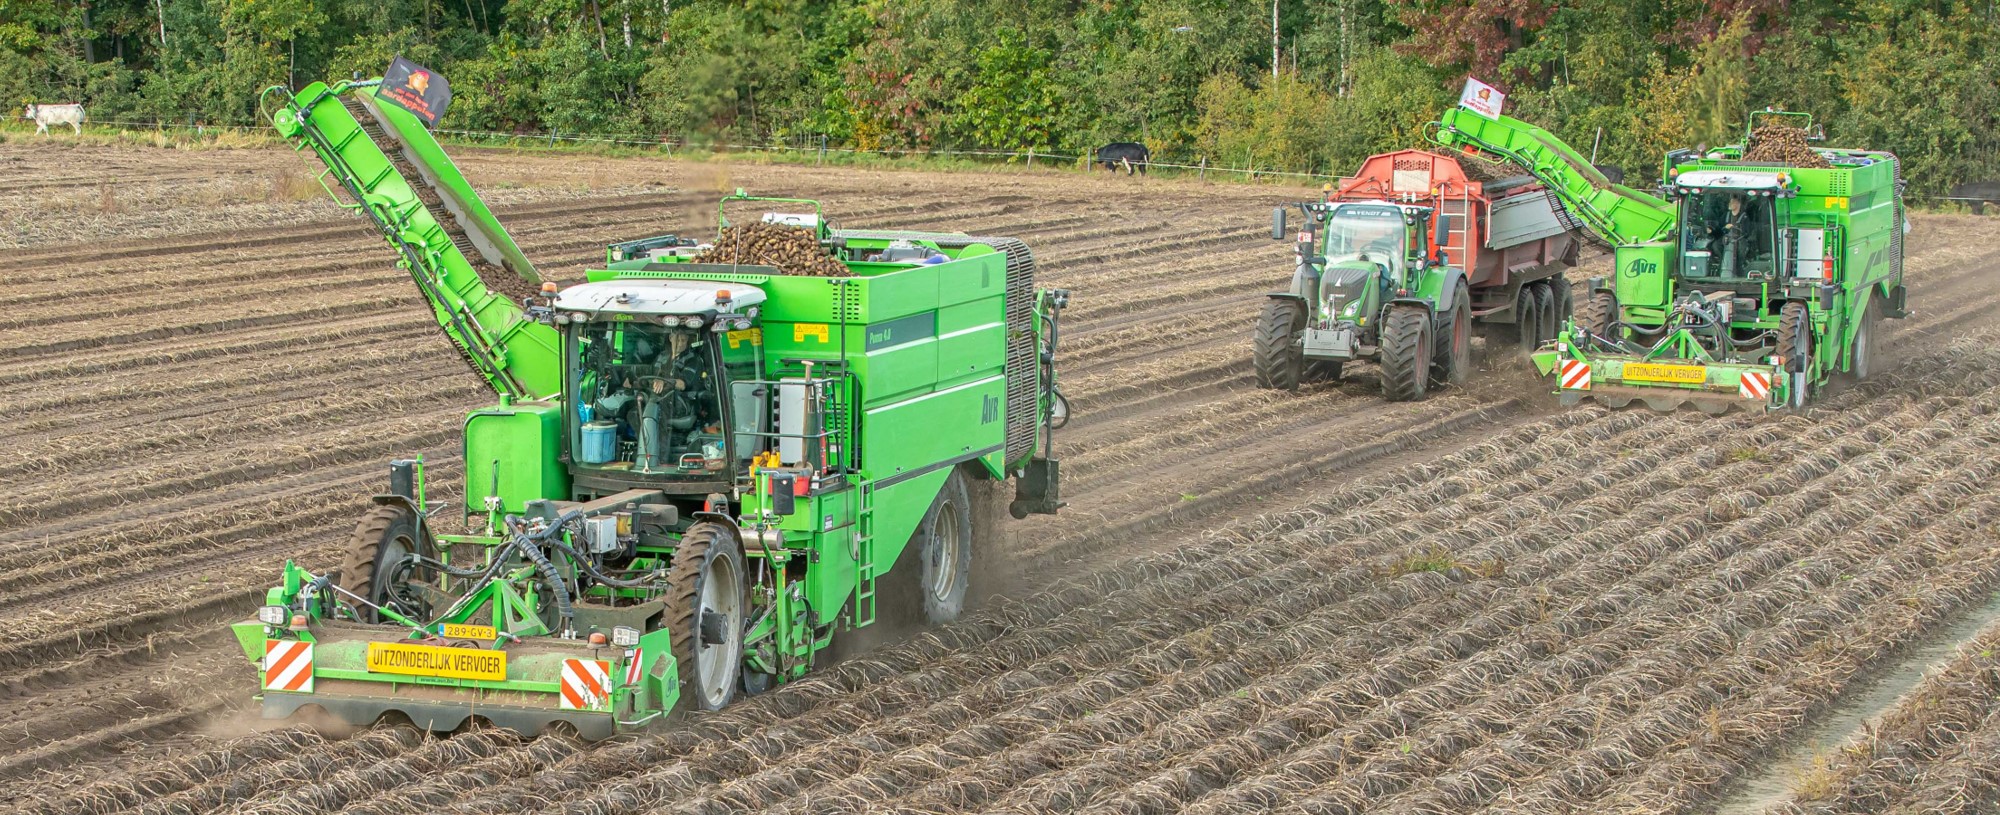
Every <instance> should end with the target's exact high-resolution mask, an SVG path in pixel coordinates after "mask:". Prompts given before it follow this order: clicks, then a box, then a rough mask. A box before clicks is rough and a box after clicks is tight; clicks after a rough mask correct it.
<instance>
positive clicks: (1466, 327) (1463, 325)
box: [1430, 283, 1472, 386]
mask: <svg viewBox="0 0 2000 815" xmlns="http://www.w3.org/2000/svg"><path fill="white" fill-rule="evenodd" d="M1454 288H1455V289H1457V291H1455V292H1454V293H1453V295H1452V298H1451V301H1452V303H1453V305H1452V307H1451V313H1449V314H1447V315H1445V317H1444V319H1442V320H1439V321H1438V329H1439V331H1440V333H1439V334H1438V335H1437V339H1436V341H1435V342H1433V343H1432V344H1433V345H1435V346H1436V348H1435V351H1436V353H1435V354H1433V356H1432V359H1431V381H1430V384H1431V385H1432V386H1438V385H1447V384H1449V385H1464V384H1465V380H1466V378H1467V377H1468V376H1470V375H1471V372H1472V294H1471V293H1470V292H1468V291H1467V290H1466V286H1465V284H1464V283H1459V284H1458V285H1457V286H1455V287H1454ZM1443 332H1449V333H1443Z"/></svg>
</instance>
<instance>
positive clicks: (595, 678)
mask: <svg viewBox="0 0 2000 815" xmlns="http://www.w3.org/2000/svg"><path fill="white" fill-rule="evenodd" d="M610 705H611V663H609V662H606V661H604V660H601V659H565V660H563V669H562V709H563V710H603V709H604V708H606V707H609V706H610Z"/></svg>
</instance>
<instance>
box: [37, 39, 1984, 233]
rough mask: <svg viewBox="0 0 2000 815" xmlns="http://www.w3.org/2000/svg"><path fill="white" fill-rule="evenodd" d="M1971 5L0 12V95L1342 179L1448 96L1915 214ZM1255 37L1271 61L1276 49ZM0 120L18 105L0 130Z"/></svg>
mask: <svg viewBox="0 0 2000 815" xmlns="http://www.w3.org/2000/svg"><path fill="white" fill-rule="evenodd" d="M1996 4H1997V3H1996V0H1568V2H1559V1H1558V0H1279V2H1278V3H1277V4H1276V15H1275V16H1276V23H1277V25H1276V33H1275V37H1274V36H1273V16H1274V15H1273V7H1272V5H1271V4H1270V3H1268V2H1260V0H1051V1H1050V2H1021V0H6V2H0V99H5V100H7V101H8V102H9V103H10V104H13V105H20V104H26V103H30V102H41V103H60V102H83V103H85V104H86V105H87V107H88V109H89V111H90V115H91V117H92V119H94V120H97V121H145V122H163V123H174V124H181V123H187V122H201V123H207V124H237V125H252V124H258V122H257V119H256V109H255V103H256V98H257V93H258V91H259V90H261V89H262V88H263V87H265V86H268V85H272V84H289V85H291V86H293V87H299V86H303V85H304V84H306V83H308V82H311V81H315V80H320V79H328V78H340V77H346V76H350V75H352V74H353V73H355V72H359V73H361V74H363V75H367V76H373V75H376V74H379V73H380V72H381V71H382V69H383V68H384V67H385V66H387V65H388V63H389V60H390V58H391V57H393V56H395V55H397V54H401V55H403V56H406V57H408V58H410V59H412V60H415V61H417V62H420V63H423V64H425V65H428V66H430V67H431V68H433V69H435V70H437V71H439V72H440V73H442V74H444V75H445V76H446V77H447V78H448V79H450V80H451V83H452V88H453V90H454V92H455V95H456V98H455V101H454V102H453V105H452V108H451V111H450V113H449V116H448V119H447V120H446V121H447V124H446V125H445V126H447V127H453V128H461V129H469V130H490V131H502V132H551V131H553V132H559V133H571V134H599V135H605V134H625V135H637V136H642V137H657V136H659V135H662V134H674V135H677V136H691V137H694V138H699V139H712V140H716V141H721V142H727V143H732V144H746V143H747V144H777V143H788V142H797V141H799V140H803V139H807V138H810V139H812V140H814V141H816V140H817V139H818V138H819V137H821V136H824V137H825V138H826V139H827V140H828V142H829V144H831V145H833V146H837V147H847V148H855V149H863V150H874V149H910V150H924V149H993V150H1008V151H1020V150H1027V149H1034V150H1038V151H1041V152H1044V153H1057V154H1068V155H1080V154H1086V153H1088V151H1089V150H1090V149H1091V148H1092V147H1094V146H1096V145H1099V144H1102V143H1105V142H1109V141H1140V142H1144V143H1145V144H1146V145H1148V146H1149V147H1151V148H1152V149H1153V150H1154V152H1155V154H1156V155H1159V156H1162V157H1164V158H1166V159H1168V160H1182V161H1188V162H1192V161H1194V160H1196V159H1197V158H1201V159H1205V160H1206V161H1207V162H1209V163H1210V164H1211V165H1214V166H1221V167H1235V168H1256V169H1264V170H1283V171H1307V172H1320V173H1339V172H1345V171H1351V170H1352V168H1354V167H1355V166H1356V165H1357V163H1358V162H1359V161H1360V160H1361V159H1362V158H1363V157H1365V156H1367V155H1368V154H1370V153H1373V152H1379V151H1383V150H1389V149H1399V148H1404V147H1411V146H1419V145H1421V144H1423V143H1424V137H1423V128H1424V126H1425V124H1426V123H1428V122H1430V121H1432V120H1433V119H1434V118H1435V117H1436V116H1437V114H1438V112H1439V111H1440V110H1442V109H1443V108H1444V107H1445V106H1446V105H1449V104H1452V103H1453V101H1454V100H1455V95H1456V93H1457V89H1458V86H1459V84H1460V83H1461V82H1462V81H1463V79H1464V77H1466V76H1468V75H1471V76H1477V77H1480V78H1482V79H1484V80H1486V81H1488V82H1490V83H1492V84H1494V85H1496V86H1499V87H1501V88H1502V89H1504V90H1506V91H1507V92H1508V93H1509V97H1508V100H1507V104H1508V110H1509V112H1510V113H1512V114H1515V115H1518V116H1520V117H1522V118H1525V119H1528V120H1530V121H1534V122H1536V123H1538V124H1541V125H1542V126H1544V127H1547V128H1549V129H1551V130H1553V131H1554V132H1556V133H1557V134H1558V135H1560V136H1562V137H1563V138H1565V139H1567V140H1569V141H1570V142H1571V143H1572V144H1573V145H1576V146H1578V148H1579V149H1580V150H1583V151H1586V152H1595V153H1596V155H1597V156H1598V160H1599V161H1600V162H1602V163H1610V164H1617V165H1620V166H1622V167H1624V168H1626V170H1627V172H1628V174H1629V177H1630V178H1631V179H1632V180H1633V181H1635V182H1636V181H1645V180H1650V179H1652V178H1654V177H1656V176H1657V174H1658V172H1659V164H1660V160H1661V157H1662V155H1663V154H1664V153H1665V152H1666V151H1667V150H1668V149H1672V148H1676V147H1686V146H1694V145H1699V144H1722V143H1726V142H1728V141H1730V140H1733V139H1735V138H1737V137H1738V136H1739V135H1740V134H1741V132H1742V125H1743V120H1744V117H1745V115H1746V114H1747V112H1748V111H1750V110H1752V109H1761V108H1763V107H1766V106H1774V107H1780V108H1784V109H1788V110H1799V111H1806V112H1809V113H1812V114H1813V115H1814V116H1815V117H1816V119H1817V121H1819V122H1820V123H1822V124H1823V125H1824V127H1825V131H1826V134H1827V136H1828V143H1829V144H1835V145H1840V146H1854V147H1866V148H1871V149H1882V150H1890V151H1893V152H1895V153H1897V154H1898V155H1900V156H1902V157H1903V158H1904V160H1905V166H1906V168H1907V171H1906V176H1907V178H1909V180H1910V182H1911V184H1912V191H1913V193H1915V194H1941V193H1943V192H1944V191H1945V190H1947V189H1949V187H1950V186H1951V185H1953V184H1955V183H1957V182H1961V181H1965V180H1972V179H1985V178H1993V177H2000V127H1996V125H2000V122H1996V119H2000V82H1996V81H1995V79H1994V78H1995V77H1996V76H2000V9H1996ZM1274 42H1275V46H1274ZM18 114H19V108H18V107H16V110H15V113H14V114H13V115H18Z"/></svg>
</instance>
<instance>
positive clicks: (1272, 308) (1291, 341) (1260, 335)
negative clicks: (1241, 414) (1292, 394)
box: [1250, 297, 1306, 391]
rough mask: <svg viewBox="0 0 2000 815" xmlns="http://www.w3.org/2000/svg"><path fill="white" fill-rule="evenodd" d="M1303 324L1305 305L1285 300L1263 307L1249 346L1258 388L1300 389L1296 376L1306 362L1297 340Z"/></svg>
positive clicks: (1267, 302)
mask: <svg viewBox="0 0 2000 815" xmlns="http://www.w3.org/2000/svg"><path fill="white" fill-rule="evenodd" d="M1305 324H1306V309H1305V304H1304V303H1301V302H1299V301H1297V300H1293V299H1291V298H1286V297H1273V298H1271V299H1269V300H1268V301H1266V302H1265V303H1264V312H1263V313H1262V314H1260V315H1258V317H1257V334H1256V336H1255V337H1254V338H1253V340H1252V342H1251V346H1250V361H1251V364H1252V366H1253V367H1255V368H1256V371H1257V387H1260V388H1269V389H1271V390H1281V391H1295V390H1298V389H1299V375H1300V373H1301V369H1302V368H1303V367H1304V362H1305V348H1304V347H1303V346H1302V345H1300V340H1301V339H1302V338H1303V335H1304V332H1305Z"/></svg>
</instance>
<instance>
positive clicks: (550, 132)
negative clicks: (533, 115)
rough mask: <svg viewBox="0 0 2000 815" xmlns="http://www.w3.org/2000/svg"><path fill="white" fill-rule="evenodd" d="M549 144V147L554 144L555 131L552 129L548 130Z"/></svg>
mask: <svg viewBox="0 0 2000 815" xmlns="http://www.w3.org/2000/svg"><path fill="white" fill-rule="evenodd" d="M549 146H550V147H554V146H556V131H554V130H550V131H549Z"/></svg>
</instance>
